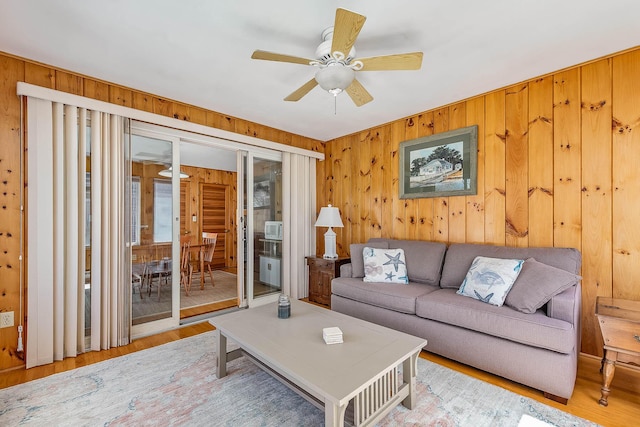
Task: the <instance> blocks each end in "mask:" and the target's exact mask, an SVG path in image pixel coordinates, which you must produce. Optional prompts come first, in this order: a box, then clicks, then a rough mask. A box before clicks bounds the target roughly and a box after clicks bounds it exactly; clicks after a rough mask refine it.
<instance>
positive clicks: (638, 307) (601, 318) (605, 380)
mask: <svg viewBox="0 0 640 427" xmlns="http://www.w3.org/2000/svg"><path fill="white" fill-rule="evenodd" d="M596 316H597V317H598V324H599V325H600V331H601V332H602V338H603V340H604V357H603V359H602V367H601V369H600V371H601V372H602V388H601V392H602V396H601V397H600V400H599V401H598V403H600V404H601V405H602V406H607V405H608V404H609V402H608V399H609V393H610V392H611V390H610V389H609V386H610V385H611V381H612V380H613V374H614V373H615V369H616V364H620V363H622V364H625V362H623V361H621V360H619V359H624V360H627V359H629V358H631V359H633V358H636V357H640V301H629V300H624V299H618V298H606V297H598V298H597V299H596Z"/></svg>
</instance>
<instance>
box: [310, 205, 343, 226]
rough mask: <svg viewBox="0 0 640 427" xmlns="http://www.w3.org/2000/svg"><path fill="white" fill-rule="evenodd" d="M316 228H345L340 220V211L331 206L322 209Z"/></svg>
mask: <svg viewBox="0 0 640 427" xmlns="http://www.w3.org/2000/svg"><path fill="white" fill-rule="evenodd" d="M315 226H316V227H344V224H342V219H340V210H339V209H338V208H336V207H333V206H331V205H329V206H328V207H324V208H321V209H320V215H318V220H317V221H316V224H315Z"/></svg>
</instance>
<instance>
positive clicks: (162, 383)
mask: <svg viewBox="0 0 640 427" xmlns="http://www.w3.org/2000/svg"><path fill="white" fill-rule="evenodd" d="M417 380H418V381H417V391H418V397H417V407H416V408H415V409H414V410H413V411H409V410H407V409H406V408H404V407H402V406H398V407H396V408H395V409H393V411H392V412H391V413H390V414H389V415H387V417H385V418H384V419H383V420H382V421H381V422H380V423H379V425H381V426H402V425H410V426H440V427H449V426H473V427H481V426H517V425H518V422H519V420H520V418H521V417H522V415H523V414H528V415H530V416H532V417H534V418H536V419H538V420H542V421H544V422H547V423H549V424H551V425H555V426H595V424H593V423H591V422H589V421H586V420H583V419H581V418H577V417H574V416H572V415H570V414H567V413H565V412H562V411H560V410H558V409H555V408H552V407H550V406H547V405H544V404H542V403H539V402H537V401H535V400H532V399H529V398H526V397H523V396H519V395H517V394H515V393H512V392H509V391H507V390H504V389H502V388H500V387H497V386H493V385H491V384H488V383H485V382H482V381H480V380H477V379H475V378H471V377H469V376H466V375H464V374H461V373H458V372H456V371H453V370H451V369H448V368H445V367H442V366H440V365H437V364H434V363H432V362H429V361H426V360H424V359H419V360H418V378H417ZM0 402H1V405H0V425H6V426H15V425H37V426H45V425H46V426H53V425H55V426H80V425H86V426H97V425H104V426H120V425H135V426H142V425H149V426H151V425H153V426H182V425H187V426H322V425H323V424H324V415H323V412H322V411H321V410H319V409H318V408H316V407H315V406H313V405H311V404H310V403H308V402H307V401H306V400H304V399H303V398H301V397H299V396H298V395H297V394H296V393H295V392H293V391H291V390H290V389H289V388H287V387H286V386H284V385H283V384H281V383H280V382H279V381H277V380H275V379H273V378H272V377H271V376H270V375H269V374H267V373H265V372H263V371H262V370H260V369H259V368H257V367H256V366H255V365H254V364H253V363H251V362H250V361H248V360H246V359H245V358H239V359H236V360H234V361H233V362H231V363H230V364H229V366H228V375H227V376H226V377H224V378H222V379H218V378H216V375H215V341H214V333H213V332H207V333H204V334H200V335H196V336H193V337H190V338H185V339H182V340H179V341H175V342H172V343H169V344H164V345H161V346H158V347H154V348H151V349H147V350H143V351H139V352H136V353H131V354H129V355H126V356H121V357H118V358H114V359H110V360H106V361H104V362H100V363H96V364H94V365H89V366H84V367H82V368H78V369H75V370H72V371H68V372H63V373H59V374H55V375H52V376H49V377H46V378H42V379H39V380H35V381H31V382H28V383H24V384H20V385H17V386H13V387H9V388H6V389H2V390H0Z"/></svg>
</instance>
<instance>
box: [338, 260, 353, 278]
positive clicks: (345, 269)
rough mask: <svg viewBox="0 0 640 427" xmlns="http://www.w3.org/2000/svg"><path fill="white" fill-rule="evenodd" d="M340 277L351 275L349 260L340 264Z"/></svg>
mask: <svg viewBox="0 0 640 427" xmlns="http://www.w3.org/2000/svg"><path fill="white" fill-rule="evenodd" d="M340 277H353V269H352V268H351V263H350V262H349V263H346V264H342V265H341V266H340Z"/></svg>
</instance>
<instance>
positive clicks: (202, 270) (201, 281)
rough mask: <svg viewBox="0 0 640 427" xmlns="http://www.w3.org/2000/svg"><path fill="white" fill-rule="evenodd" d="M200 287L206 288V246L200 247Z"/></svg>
mask: <svg viewBox="0 0 640 427" xmlns="http://www.w3.org/2000/svg"><path fill="white" fill-rule="evenodd" d="M200 289H204V248H200Z"/></svg>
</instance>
